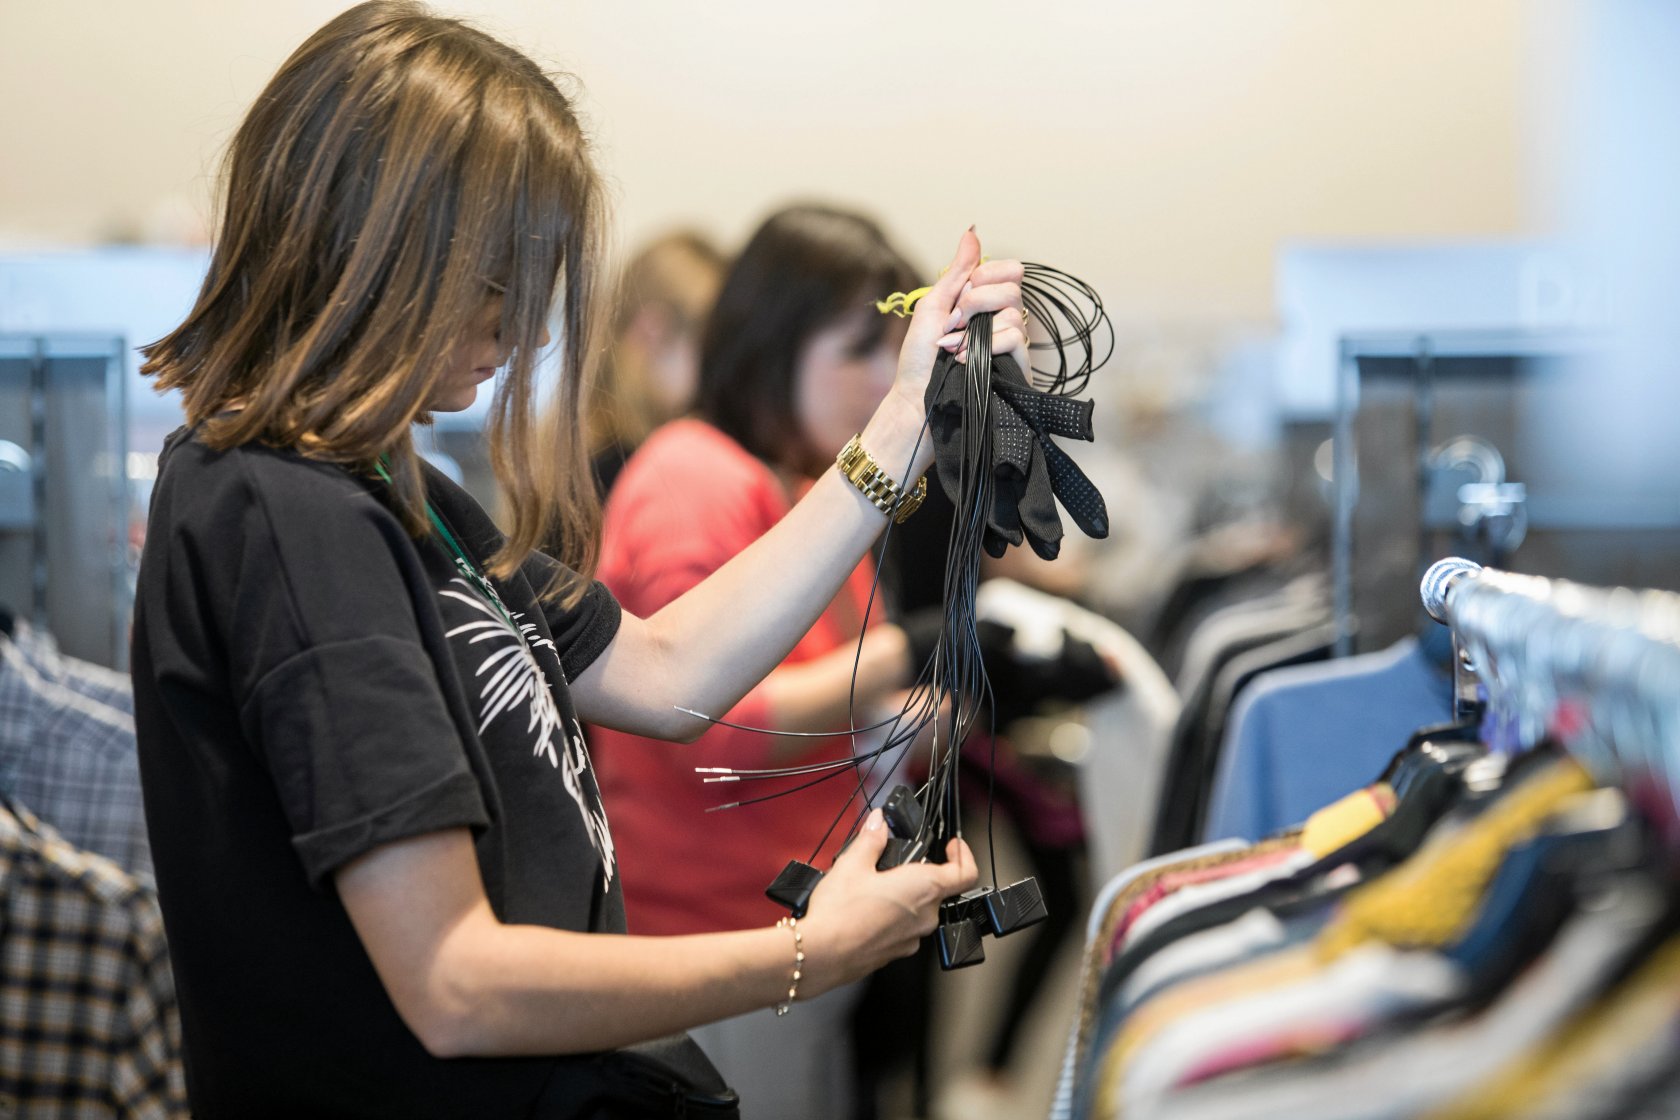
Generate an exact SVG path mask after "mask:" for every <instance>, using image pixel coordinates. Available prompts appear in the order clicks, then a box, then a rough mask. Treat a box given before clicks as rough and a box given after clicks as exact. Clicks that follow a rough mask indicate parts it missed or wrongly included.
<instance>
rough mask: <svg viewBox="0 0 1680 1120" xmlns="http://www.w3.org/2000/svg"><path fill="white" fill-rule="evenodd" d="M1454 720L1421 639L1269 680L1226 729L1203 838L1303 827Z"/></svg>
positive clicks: (1446, 673)
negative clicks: (1411, 743) (1417, 736)
mask: <svg viewBox="0 0 1680 1120" xmlns="http://www.w3.org/2000/svg"><path fill="white" fill-rule="evenodd" d="M1437 629H1438V630H1439V628H1437ZM1440 633H1441V634H1443V635H1444V634H1445V631H1440ZM1448 644H1449V647H1450V640H1449V643H1448ZM1452 714H1453V713H1452V676H1451V672H1450V669H1449V667H1448V666H1447V665H1444V664H1442V663H1441V661H1440V660H1439V659H1438V658H1437V656H1436V654H1435V652H1433V651H1431V650H1430V649H1427V648H1425V647H1424V646H1423V645H1422V644H1421V643H1419V641H1418V640H1417V639H1416V638H1404V639H1402V640H1400V641H1399V642H1396V643H1395V644H1394V645H1392V646H1390V647H1388V648H1387V649H1384V650H1378V651H1377V652H1375V653H1368V654H1361V655H1360V656H1357V657H1347V658H1342V659H1340V660H1337V661H1330V662H1326V663H1323V664H1309V665H1298V666H1293V667H1288V668H1278V669H1274V670H1272V671H1270V672H1267V673H1266V674H1264V675H1263V676H1261V677H1260V678H1259V679H1258V680H1256V681H1255V682H1254V683H1253V685H1252V686H1251V687H1249V688H1248V689H1247V690H1246V691H1245V692H1244V693H1243V694H1242V697H1241V698H1240V699H1239V700H1238V701H1237V702H1236V705H1235V707H1234V709H1233V710H1232V713H1231V716H1230V719H1229V720H1228V722H1227V728H1226V731H1225V735H1224V744H1223V746H1222V747H1221V748H1220V750H1219V757H1218V768H1217V771H1216V773H1215V777H1214V780H1213V790H1212V794H1211V798H1210V806H1209V812H1208V817H1207V820H1206V822H1205V824H1204V825H1203V829H1202V835H1203V836H1204V837H1205V838H1207V839H1214V838H1216V837H1226V836H1234V837H1240V838H1243V839H1247V840H1255V839H1258V838H1260V837H1262V836H1268V835H1270V834H1272V833H1274V832H1276V831H1278V830H1279V829H1282V828H1286V827H1288V826H1289V825H1290V824H1292V823H1294V822H1296V821H1301V820H1305V819H1306V818H1307V817H1308V816H1310V815H1311V814H1312V813H1314V812H1316V811H1317V810H1318V809H1320V808H1322V807H1324V806H1325V805H1328V804H1330V803H1331V802H1333V801H1335V800H1337V799H1339V798H1341V797H1344V796H1346V795H1347V794H1349V793H1351V792H1353V791H1354V790H1356V789H1358V788H1359V787H1360V786H1362V785H1364V784H1365V783H1366V782H1368V781H1369V780H1370V777H1371V775H1372V774H1374V773H1377V772H1378V771H1380V770H1381V769H1382V768H1383V766H1384V764H1385V763H1386V762H1387V761H1388V759H1389V757H1390V756H1391V755H1392V754H1393V753H1394V750H1395V744H1397V743H1401V742H1404V741H1405V739H1406V737H1407V736H1408V735H1410V734H1411V732H1412V731H1413V730H1414V729H1415V728H1419V727H1427V726H1430V725H1432V724H1443V723H1447V722H1449V721H1450V720H1451V719H1452Z"/></svg>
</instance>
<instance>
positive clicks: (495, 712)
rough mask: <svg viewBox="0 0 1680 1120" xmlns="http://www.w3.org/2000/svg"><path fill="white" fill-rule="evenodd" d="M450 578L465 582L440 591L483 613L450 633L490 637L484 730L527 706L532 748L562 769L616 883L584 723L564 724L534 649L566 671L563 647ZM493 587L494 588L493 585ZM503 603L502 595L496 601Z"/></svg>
mask: <svg viewBox="0 0 1680 1120" xmlns="http://www.w3.org/2000/svg"><path fill="white" fill-rule="evenodd" d="M449 582H450V583H451V584H452V585H455V584H458V585H460V587H459V590H457V589H456V588H455V587H454V586H451V587H449V588H446V589H445V590H443V591H442V592H440V593H439V594H441V595H442V596H443V597H444V598H446V599H453V600H455V601H456V602H458V603H462V604H465V605H466V606H468V607H470V608H472V610H473V612H474V613H475V614H477V615H479V616H480V617H479V618H476V619H474V620H473V621H471V622H466V623H463V624H461V625H460V626H457V627H455V628H454V629H453V630H450V631H448V632H447V634H446V636H447V637H450V638H455V637H458V636H463V635H470V637H468V639H467V641H468V643H469V644H470V645H478V644H479V643H481V642H487V643H490V648H489V652H488V653H486V655H485V656H484V658H483V659H482V660H480V662H479V664H478V668H477V669H476V670H475V671H474V674H473V675H474V677H475V678H476V679H477V681H478V682H479V683H478V702H479V722H478V732H479V734H480V735H482V734H484V732H485V731H486V730H487V729H488V728H489V727H490V725H491V724H492V723H493V722H495V720H496V719H497V718H498V717H499V716H502V715H505V714H507V713H509V712H514V711H516V710H517V709H519V708H520V707H524V709H525V730H526V732H527V734H529V735H530V736H531V753H532V755H534V756H538V757H543V758H547V759H548V764H549V765H550V766H552V767H554V768H555V769H557V770H559V771H560V781H561V784H562V785H563V786H564V787H565V789H566V792H567V793H569V794H571V796H572V800H573V801H575V802H577V807H578V813H579V814H580V815H581V816H582V817H583V823H584V828H585V831H586V832H587V833H588V834H589V841H590V843H591V844H592V845H593V846H594V848H595V852H596V854H597V855H599V856H600V857H601V867H602V870H603V875H602V879H601V883H602V889H603V890H605V889H606V888H607V886H609V885H610V884H611V883H612V878H613V872H614V870H615V867H616V862H615V857H614V853H613V842H612V833H611V831H610V830H609V829H608V828H607V815H606V811H605V809H604V808H603V807H602V806H601V805H600V804H599V802H598V801H596V799H594V798H591V797H590V796H589V794H588V793H587V792H586V789H587V787H586V784H585V780H584V779H585V775H586V774H588V772H589V756H588V754H587V752H586V751H585V749H584V745H583V728H581V727H579V726H578V724H577V721H576V720H573V721H572V724H571V726H570V727H567V726H565V723H564V721H563V720H562V719H561V715H560V709H559V707H558V706H557V705H556V704H555V703H554V694H553V693H552V692H550V691H549V688H548V681H547V679H546V678H545V677H544V676H543V671H542V667H541V666H540V665H538V664H537V659H536V656H535V654H534V653H533V652H532V651H533V650H535V649H544V650H547V651H548V653H549V656H550V657H552V658H554V662H555V664H554V671H555V672H556V673H557V674H558V673H560V672H561V670H560V665H559V653H558V652H557V651H556V650H555V648H554V643H553V642H552V641H550V640H549V639H547V638H545V637H543V636H542V635H541V634H539V633H538V632H537V628H536V625H535V624H534V623H530V622H522V621H521V622H519V623H518V625H519V630H518V631H517V632H516V631H514V630H513V629H512V628H511V627H509V626H508V618H512V619H514V620H516V621H517V620H519V619H521V618H523V615H520V614H512V613H509V614H508V616H507V618H504V617H503V613H502V612H503V611H505V610H506V608H505V607H503V608H502V610H500V611H499V610H497V609H496V606H492V605H491V604H489V603H487V602H485V600H484V596H483V595H481V594H477V593H476V591H475V589H474V587H473V585H472V584H471V583H469V582H467V581H466V580H464V579H460V578H456V579H452V580H450V581H449ZM489 590H490V593H491V594H495V590H494V588H490V589H489ZM500 605H501V600H500V597H499V596H498V598H497V606H500ZM592 802H595V803H593V804H592Z"/></svg>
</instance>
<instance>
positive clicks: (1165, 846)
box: [1150, 618, 1336, 854]
mask: <svg viewBox="0 0 1680 1120" xmlns="http://www.w3.org/2000/svg"><path fill="white" fill-rule="evenodd" d="M1335 640H1336V627H1335V625H1334V624H1333V623H1330V622H1326V621H1324V620H1323V619H1322V618H1320V619H1318V620H1317V621H1314V622H1313V623H1312V624H1311V625H1309V626H1307V627H1305V628H1303V629H1300V630H1296V631H1292V632H1289V633H1286V634H1283V635H1281V636H1277V637H1274V638H1272V639H1270V640H1268V641H1266V642H1263V643H1261V644H1259V645H1256V646H1251V647H1248V648H1244V649H1241V650H1237V651H1233V652H1232V653H1231V656H1230V657H1228V658H1227V659H1226V660H1225V661H1224V662H1223V663H1222V664H1221V665H1220V667H1219V669H1218V671H1217V672H1216V673H1215V674H1214V675H1213V677H1212V679H1211V681H1210V682H1208V683H1206V684H1205V686H1204V687H1203V688H1202V689H1200V690H1199V691H1198V694H1197V695H1196V697H1194V698H1193V700H1192V701H1191V702H1188V703H1186V704H1185V706H1184V714H1183V715H1182V716H1180V717H1179V721H1178V725H1177V726H1176V727H1175V728H1174V729H1173V742H1172V753H1171V754H1170V755H1169V756H1168V759H1167V769H1166V780H1165V781H1164V782H1163V783H1162V786H1161V795H1160V797H1161V805H1160V808H1159V810H1158V811H1157V814H1156V817H1155V828H1154V834H1153V839H1152V842H1151V844H1150V851H1151V853H1155V854H1159V853H1161V852H1170V851H1173V850H1174V849H1177V848H1182V847H1185V846H1186V845H1189V844H1193V843H1195V841H1196V838H1197V837H1199V836H1200V835H1201V834H1202V822H1203V820H1204V819H1205V816H1206V813H1207V806H1208V799H1209V797H1210V796H1211V795H1212V792H1213V776H1214V773H1215V771H1216V770H1217V768H1218V766H1219V748H1220V745H1221V743H1222V742H1223V736H1224V730H1225V720H1226V716H1227V715H1228V714H1229V712H1230V710H1231V708H1232V706H1233V705H1234V704H1235V703H1236V699H1237V696H1238V695H1239V694H1240V693H1241V692H1242V690H1243V689H1244V688H1246V687H1247V686H1248V685H1249V683H1250V682H1252V681H1253V680H1254V679H1255V678H1256V677H1258V676H1260V674H1262V673H1265V672H1269V671H1271V670H1274V669H1278V668H1282V667H1284V666H1289V665H1302V664H1308V663H1312V662H1318V661H1323V660H1325V659H1326V658H1328V657H1329V656H1330V653H1331V650H1332V647H1333V644H1334V642H1335Z"/></svg>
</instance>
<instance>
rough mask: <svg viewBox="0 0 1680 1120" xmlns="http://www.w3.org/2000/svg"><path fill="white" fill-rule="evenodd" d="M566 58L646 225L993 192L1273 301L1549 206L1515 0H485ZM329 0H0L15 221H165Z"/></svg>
mask: <svg viewBox="0 0 1680 1120" xmlns="http://www.w3.org/2000/svg"><path fill="white" fill-rule="evenodd" d="M442 6H443V7H444V8H445V10H448V11H451V12H456V13H461V14H466V15H471V16H475V17H476V18H479V19H481V21H482V22H483V23H484V24H486V25H487V26H489V27H490V28H491V29H493V30H498V31H500V32H503V33H505V34H506V35H508V36H509V37H511V38H513V39H514V40H515V41H517V42H518V43H520V44H521V45H522V46H524V47H526V48H527V49H528V50H530V51H531V52H532V53H534V54H535V55H536V56H538V57H539V58H540V59H542V60H544V61H545V62H548V63H552V64H553V65H555V66H557V67H560V68H564V69H566V70H570V71H572V72H574V73H575V74H577V75H578V77H579V78H580V79H581V81H582V82H583V86H584V91H585V92H584V95H583V100H584V106H585V109H586V112H587V114H588V116H589V118H590V120H591V121H592V122H593V125H594V128H595V131H596V132H597V134H598V135H599V137H600V141H601V150H602V154H603V163H604V165H605V168H606V170H607V171H608V172H609V174H610V175H611V176H612V178H613V180H614V182H615V185H616V193H617V197H618V216H619V229H620V231H621V234H622V236H623V237H625V238H627V239H634V238H635V237H638V236H641V235H643V234H646V233H649V232H653V231H655V230H657V229H659V228H662V227H664V226H667V225H669V224H671V223H674V222H679V221H692V222H695V223H698V224H700V225H701V226H702V227H704V228H707V229H709V230H710V231H711V232H713V233H714V234H716V235H717V236H719V237H721V238H724V239H726V240H729V241H734V240H735V239H738V238H739V237H740V236H742V235H743V234H744V233H746V232H747V231H748V230H749V229H750V227H751V224H752V223H753V222H754V221H755V220H756V219H757V218H758V217H759V216H760V215H762V214H763V213H764V212H765V211H766V210H767V209H768V208H769V207H771V206H773V205H774V204H776V203H777V202H779V201H782V200H785V199H788V198H790V197H794V196H804V197H812V196H816V197H825V198H832V199H838V200H842V201H848V202H855V203H859V204H863V205H867V206H870V207H872V208H873V209H875V210H876V211H878V212H879V213H880V214H881V215H882V216H883V217H884V218H885V219H886V221H887V223H888V225H889V227H890V228H891V229H893V230H894V231H895V232H896V233H897V234H898V235H899V237H900V239H901V240H902V242H903V243H904V245H905V246H906V247H907V248H908V249H909V250H910V251H911V252H912V254H913V255H914V256H915V257H916V258H917V259H918V260H919V262H920V263H921V264H923V265H924V266H926V267H928V268H930V269H931V268H933V267H936V266H937V265H938V264H939V263H942V259H943V255H944V254H945V253H946V252H947V251H948V247H949V245H950V244H951V243H952V242H953V241H954V239H955V235H956V233H957V231H959V230H960V229H961V228H962V227H963V226H965V225H967V224H968V223H969V222H977V223H978V224H979V227H980V231H981V233H982V235H983V236H984V237H985V238H986V239H987V244H988V247H989V249H990V250H991V251H994V252H998V253H1012V254H1021V255H1025V256H1028V257H1031V258H1035V259H1041V260H1046V261H1049V262H1051V263H1055V264H1059V265H1061V266H1063V267H1065V268H1068V269H1070V270H1072V271H1075V272H1078V273H1080V274H1081V275H1084V276H1085V277H1087V278H1088V279H1090V280H1092V281H1094V282H1096V283H1098V284H1099V286H1100V287H1101V289H1102V290H1103V292H1104V294H1105V295H1106V297H1107V298H1108V300H1109V302H1110V304H1111V305H1112V306H1113V307H1114V308H1115V309H1116V311H1118V312H1120V313H1121V314H1122V315H1123V316H1124V317H1126V318H1133V317H1137V318H1156V319H1168V320H1191V321H1197V320H1209V319H1213V320H1220V319H1225V320H1229V319H1232V318H1236V319H1264V318H1266V317H1268V316H1269V315H1270V312H1271V269H1272V257H1273V253H1274V251H1275V249H1276V247H1277V245H1278V244H1279V242H1280V241H1282V240H1286V239H1296V238H1326V237H1382V238H1452V237H1464V236H1500V235H1508V234H1517V233H1522V232H1525V231H1526V229H1527V226H1528V222H1529V218H1528V213H1527V208H1526V203H1525V198H1526V186H1525V183H1524V181H1523V178H1524V172H1525V170H1526V167H1527V163H1526V159H1527V157H1526V155H1525V149H1524V143H1525V142H1524V139H1523V136H1524V129H1525V128H1526V127H1527V125H1526V123H1525V121H1524V120H1523V111H1524V106H1523V103H1522V100H1521V94H1522V91H1523V82H1524V78H1523V75H1522V74H1521V73H1520V72H1519V62H1520V60H1521V58H1522V55H1523V42H1524V36H1525V34H1526V33H1527V29H1526V27H1525V18H1526V9H1525V5H1524V3H1523V0H1077V2H1075V0H1062V2H1056V0H1052V2H1050V3H1048V4H1043V5H1026V4H1021V3H1000V2H996V0H969V2H965V3H960V4H959V3H943V2H941V3H902V4H887V3H882V2H878V0H869V2H863V3H829V4H823V5H813V4H801V3H797V2H795V0H717V2H713V3H707V4H699V3H675V2H671V3H655V2H653V0H591V2H587V3H583V2H560V0H480V2H477V3H458V4H446V5H442ZM340 7H342V4H340V3H338V2H336V0H286V2H284V3H256V2H254V0H216V2H211V0H141V2H139V3H121V2H117V0H60V2H55V3H46V4H41V3H30V2H28V0H0V105H3V107H4V108H3V109H0V161H3V162H0V247H4V246H12V247H15V246H18V245H20V244H53V243H64V242H75V243H85V242H88V241H91V240H96V239H98V238H100V237H102V236H104V235H106V234H107V233H109V232H111V231H113V230H125V229H129V230H131V229H136V228H141V229H154V230H156V229H164V230H167V229H171V228H179V227H180V226H182V225H183V221H184V219H183V217H182V213H183V212H185V213H187V214H189V215H190V212H191V211H192V210H193V209H194V208H195V207H196V208H202V207H203V206H204V199H205V197H206V195H207V187H206V175H207V172H208V171H209V170H210V169H212V168H213V167H214V164H215V159H216V156H217V153H218V151H219V147H220V145H221V144H222V143H223V142H224V141H225V139H226V138H227V136H228V135H229V133H230V131H231V130H232V128H233V127H234V125H235V123H236V121H237V119H238V116H239V114H240V112H241V110H242V108H243V107H244V106H245V105H246V104H247V103H248V102H249V101H250V99H251V98H252V97H253V96H254V95H255V94H256V93H257V91H258V90H259V89H260V87H261V85H262V83H263V81H264V80H265V79H266V78H267V76H268V75H269V73H270V72H271V71H272V70H273V68H274V67H275V66H276V65H277V64H278V63H279V62H280V60H281V59H282V58H283V57H284V55H285V54H286V53H287V52H288V51H289V50H290V49H291V48H292V47H293V46H294V45H295V44H296V43H297V42H298V41H300V40H301V39H302V37H303V36H305V35H306V34H307V33H308V32H309V31H310V30H312V29H313V28H314V27H315V26H316V25H318V24H319V23H320V22H322V21H323V20H324V19H325V18H327V17H328V16H329V15H330V14H332V13H333V12H334V11H336V10H338V9H339V8H340Z"/></svg>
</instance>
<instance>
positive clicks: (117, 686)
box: [6, 619, 134, 715]
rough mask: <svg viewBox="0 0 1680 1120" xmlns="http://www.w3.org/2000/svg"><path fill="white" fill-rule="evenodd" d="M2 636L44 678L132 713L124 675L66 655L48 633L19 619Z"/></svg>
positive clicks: (131, 694)
mask: <svg viewBox="0 0 1680 1120" xmlns="http://www.w3.org/2000/svg"><path fill="white" fill-rule="evenodd" d="M6 635H7V636H8V637H10V638H11V639H12V641H13V643H15V644H16V645H17V648H18V651H19V652H20V653H22V654H23V658H24V660H25V661H27V662H29V663H30V664H31V665H33V666H34V667H35V671H36V672H38V673H40V674H41V676H42V677H44V678H45V679H47V680H49V681H52V682H53V683H54V684H61V685H63V686H64V687H65V688H68V689H70V691H72V692H75V693H77V694H78V695H81V696H86V697H87V698H88V699H89V700H96V701H98V702H99V703H101V704H104V705H105V706H106V707H109V708H115V709H116V710H117V711H119V712H126V713H128V714H129V715H133V714H134V682H133V681H131V680H130V679H129V676H128V674H127V673H119V672H117V671H116V670H115V669H107V668H106V667H105V666H103V665H95V664H94V663H93V662H91V661H83V660H81V659H80V658H77V657H70V656H67V655H66V654H64V653H62V652H61V651H60V650H59V648H58V642H57V640H56V639H54V638H53V636H52V635H51V634H49V633H48V632H47V631H45V630H42V629H39V628H38V627H35V626H31V625H30V624H29V623H27V622H25V621H23V620H22V619H14V620H13V623H12V628H11V629H10V630H9V631H6Z"/></svg>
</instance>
